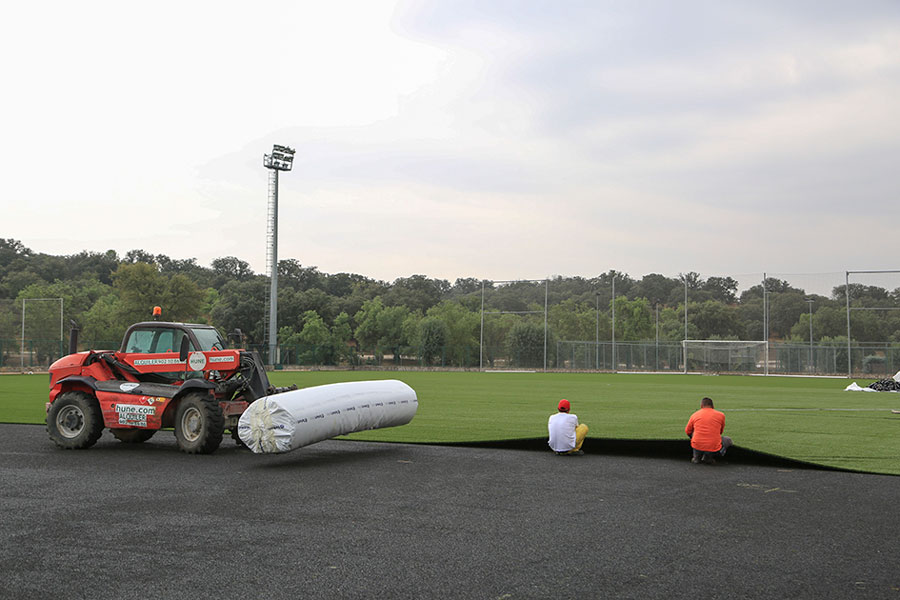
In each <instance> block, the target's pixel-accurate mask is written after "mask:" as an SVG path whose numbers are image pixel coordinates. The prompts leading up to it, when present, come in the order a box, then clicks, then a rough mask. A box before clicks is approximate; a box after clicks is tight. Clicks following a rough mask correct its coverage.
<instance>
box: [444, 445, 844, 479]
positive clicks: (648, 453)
mask: <svg viewBox="0 0 900 600" xmlns="http://www.w3.org/2000/svg"><path fill="white" fill-rule="evenodd" d="M441 445H443V446H466V447H470V448H498V449H505V450H533V451H541V452H548V448H547V440H546V438H531V439H522V440H498V441H492V442H491V441H488V442H459V443H446V444H441ZM584 448H585V451H586V452H587V453H590V454H601V455H603V454H606V455H613V456H643V457H647V458H669V459H676V460H690V457H691V447H690V445H689V443H688V442H687V441H679V440H614V439H606V438H600V439H596V438H589V439H587V440H586V441H585V446H584ZM723 460H725V461H727V462H729V463H735V464H746V465H760V466H771V467H783V468H792V469H816V470H821V471H848V469H841V468H838V467H829V466H825V465H817V464H815V463H810V462H804V461H801V460H793V459H790V458H785V457H783V456H777V455H775V454H769V453H767V452H759V451H756V450H748V449H747V448H741V447H739V446H732V447H731V448H729V450H728V455H727V456H726V457H725V458H724V459H723Z"/></svg>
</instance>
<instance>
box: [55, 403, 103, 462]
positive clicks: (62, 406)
mask: <svg viewBox="0 0 900 600" xmlns="http://www.w3.org/2000/svg"><path fill="white" fill-rule="evenodd" d="M47 433H48V434H50V439H51V440H53V443H54V444H56V445H57V446H59V447H60V448H63V449H65V450H83V449H85V448H90V447H91V446H93V445H94V444H96V443H97V440H99V439H100V436H101V435H102V434H103V415H102V413H101V412H100V403H99V402H97V399H96V398H94V397H93V396H89V395H88V394H86V393H84V392H77V391H72V392H64V393H62V394H60V395H59V396H57V397H56V399H55V400H54V401H53V404H51V405H50V410H49V411H48V412H47Z"/></svg>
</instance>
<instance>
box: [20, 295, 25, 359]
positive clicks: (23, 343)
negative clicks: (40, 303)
mask: <svg viewBox="0 0 900 600" xmlns="http://www.w3.org/2000/svg"><path fill="white" fill-rule="evenodd" d="M25 300H26V298H22V353H21V354H20V355H19V361H20V362H21V364H22V371H23V372H24V371H25Z"/></svg>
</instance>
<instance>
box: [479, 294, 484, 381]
mask: <svg viewBox="0 0 900 600" xmlns="http://www.w3.org/2000/svg"><path fill="white" fill-rule="evenodd" d="M478 369H479V370H481V371H483V370H484V279H482V280H481V341H480V342H479V343H478Z"/></svg>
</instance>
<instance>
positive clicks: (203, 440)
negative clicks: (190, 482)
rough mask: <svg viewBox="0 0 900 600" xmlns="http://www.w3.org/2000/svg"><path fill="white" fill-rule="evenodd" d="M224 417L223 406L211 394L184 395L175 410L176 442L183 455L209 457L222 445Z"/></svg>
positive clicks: (194, 393)
mask: <svg viewBox="0 0 900 600" xmlns="http://www.w3.org/2000/svg"><path fill="white" fill-rule="evenodd" d="M224 431H225V417H224V416H222V407H220V406H219V403H218V402H217V401H216V399H215V398H214V397H213V396H210V395H209V394H203V393H197V392H192V393H190V394H187V395H186V396H184V397H183V398H182V399H181V400H180V401H179V403H178V409H177V410H176V411H175V441H176V442H177V443H178V448H179V449H180V450H181V451H182V452H187V453H188V454H209V453H210V452H214V451H215V450H216V448H218V447H219V444H221V443H222V434H223V433H224Z"/></svg>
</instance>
